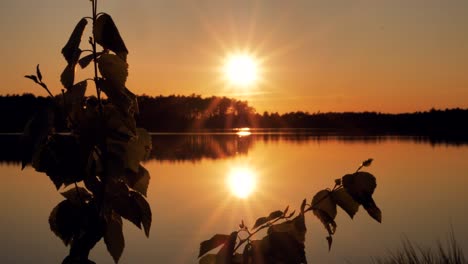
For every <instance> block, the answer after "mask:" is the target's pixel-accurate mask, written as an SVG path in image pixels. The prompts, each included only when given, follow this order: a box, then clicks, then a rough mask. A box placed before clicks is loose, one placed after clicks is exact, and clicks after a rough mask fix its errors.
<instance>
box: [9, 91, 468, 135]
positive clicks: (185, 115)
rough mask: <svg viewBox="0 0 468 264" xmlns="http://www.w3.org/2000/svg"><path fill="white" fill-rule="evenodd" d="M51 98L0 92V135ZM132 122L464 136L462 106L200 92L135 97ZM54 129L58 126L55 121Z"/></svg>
mask: <svg viewBox="0 0 468 264" xmlns="http://www.w3.org/2000/svg"><path fill="white" fill-rule="evenodd" d="M51 100H52V99H50V98H45V97H37V96H35V95H32V94H23V95H6V96H0V110H1V111H0V115H1V121H2V125H1V127H0V133H12V132H13V133H15V132H22V131H23V128H24V126H25V124H26V122H27V121H28V120H29V119H30V118H31V116H32V115H33V114H34V113H35V112H36V111H37V110H38V109H40V108H41V107H46V106H47V105H48V104H50V101H51ZM138 104H139V108H140V114H139V115H138V116H137V125H138V126H140V127H144V128H146V129H148V130H149V131H152V132H184V131H198V130H205V129H232V128H240V127H250V128H271V129H281V128H311V129H321V130H330V131H340V132H347V133H350V134H400V135H431V136H432V135H439V136H451V137H454V136H455V137H468V109H459V108H456V109H445V110H437V109H430V110H428V111H424V112H415V113H402V114H386V113H377V112H344V113H333V112H324V113H321V112H317V113H308V112H302V111H297V112H289V113H284V114H279V113H277V112H263V113H257V112H256V110H255V109H254V108H253V107H252V106H250V105H249V104H248V102H246V101H240V100H237V99H233V98H227V97H217V96H212V97H205V98H203V97H201V96H200V95H190V96H181V95H171V96H156V97H151V96H147V95H142V96H138ZM59 127H60V125H59ZM63 127H65V126H63Z"/></svg>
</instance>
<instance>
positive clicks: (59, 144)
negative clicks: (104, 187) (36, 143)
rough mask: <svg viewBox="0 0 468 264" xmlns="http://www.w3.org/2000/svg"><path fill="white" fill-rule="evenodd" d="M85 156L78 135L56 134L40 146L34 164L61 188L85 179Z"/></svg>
mask: <svg viewBox="0 0 468 264" xmlns="http://www.w3.org/2000/svg"><path fill="white" fill-rule="evenodd" d="M83 158H84V157H83V156H82V155H81V151H80V145H79V143H78V141H77V138H76V137H74V136H72V135H60V134H55V135H53V136H51V137H49V139H48V141H47V143H46V144H45V145H43V146H42V147H41V148H40V151H39V152H38V153H37V155H35V158H34V160H33V163H32V165H33V167H34V168H35V169H36V170H37V171H39V172H45V173H46V174H47V176H49V177H50V179H51V180H52V181H53V182H54V184H55V186H56V187H57V189H59V188H60V187H61V186H62V185H63V184H65V186H66V185H69V184H71V183H74V182H79V181H81V180H82V179H83V175H84V174H85V171H84V165H83Z"/></svg>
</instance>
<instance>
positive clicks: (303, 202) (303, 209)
mask: <svg viewBox="0 0 468 264" xmlns="http://www.w3.org/2000/svg"><path fill="white" fill-rule="evenodd" d="M306 205H307V200H306V199H304V200H302V203H301V213H302V214H303V213H304V211H305V207H306Z"/></svg>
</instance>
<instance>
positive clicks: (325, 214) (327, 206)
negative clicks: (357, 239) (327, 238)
mask: <svg viewBox="0 0 468 264" xmlns="http://www.w3.org/2000/svg"><path fill="white" fill-rule="evenodd" d="M312 208H313V212H314V215H315V216H317V218H318V219H319V220H320V221H321V222H322V223H323V225H324V227H325V229H326V230H327V231H328V233H329V234H330V235H331V234H334V233H335V230H336V223H335V217H336V203H335V202H334V201H333V200H332V199H331V192H330V191H329V190H322V191H319V192H318V193H317V194H316V195H315V196H314V198H313V199H312Z"/></svg>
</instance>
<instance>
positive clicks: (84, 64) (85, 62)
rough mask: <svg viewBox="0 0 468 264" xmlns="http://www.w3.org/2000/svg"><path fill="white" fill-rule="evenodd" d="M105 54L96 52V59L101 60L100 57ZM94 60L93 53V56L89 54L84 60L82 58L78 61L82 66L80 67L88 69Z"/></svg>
mask: <svg viewBox="0 0 468 264" xmlns="http://www.w3.org/2000/svg"><path fill="white" fill-rule="evenodd" d="M102 54H103V52H96V58H99V56H101V55H102ZM93 59H94V54H93V53H91V54H88V55H86V56H84V57H82V58H80V59H79V60H78V64H80V67H81V68H82V69H84V68H86V67H87V66H88V65H89V64H90V63H91V62H92V61H93Z"/></svg>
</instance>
